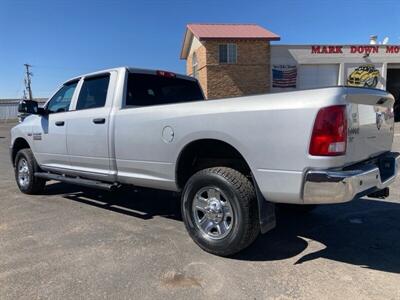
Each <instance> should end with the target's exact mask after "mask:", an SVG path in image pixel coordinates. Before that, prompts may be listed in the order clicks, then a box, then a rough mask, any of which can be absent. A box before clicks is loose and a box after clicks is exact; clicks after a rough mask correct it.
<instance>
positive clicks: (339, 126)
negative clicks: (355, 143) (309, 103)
mask: <svg viewBox="0 0 400 300" xmlns="http://www.w3.org/2000/svg"><path fill="white" fill-rule="evenodd" d="M346 145H347V118H346V106H345V105H335V106H329V107H324V108H321V109H320V110H319V112H318V114H317V118H316V119H315V123H314V129H313V132H312V136H311V142H310V151H309V152H310V154H311V155H318V156H336V155H343V154H345V153H346Z"/></svg>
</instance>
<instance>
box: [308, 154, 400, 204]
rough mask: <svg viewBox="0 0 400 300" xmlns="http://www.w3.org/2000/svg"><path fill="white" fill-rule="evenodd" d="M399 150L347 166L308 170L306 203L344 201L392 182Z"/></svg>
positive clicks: (395, 172)
mask: <svg viewBox="0 0 400 300" xmlns="http://www.w3.org/2000/svg"><path fill="white" fill-rule="evenodd" d="M399 164H400V154H399V153H397V152H388V153H385V154H383V155H381V156H379V157H377V158H374V159H371V160H368V161H365V162H362V163H360V164H357V165H354V166H351V167H347V168H344V169H341V170H340V169H332V170H309V171H307V172H306V175H305V179H304V185H303V202H304V204H328V203H343V202H348V201H351V200H353V199H355V198H359V197H362V196H364V195H367V194H370V193H372V192H374V191H377V190H380V189H383V188H385V187H387V186H388V185H390V184H391V183H392V182H393V181H394V180H395V178H396V176H397V172H398V169H399Z"/></svg>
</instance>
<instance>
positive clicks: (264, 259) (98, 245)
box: [0, 124, 400, 299]
mask: <svg viewBox="0 0 400 300" xmlns="http://www.w3.org/2000/svg"><path fill="white" fill-rule="evenodd" d="M10 126H11V125H10V124H1V125H0V170H1V172H0V191H1V195H0V299H37V298H53V299H73V298H92V299H98V298H115V299H125V298H135V299H176V298H183V299H204V298H205V297H207V298H209V299H216V298H219V299H288V298H303V299H338V298H344V299H349V298H352V299H400V275H399V273H400V184H399V182H396V183H395V184H394V185H393V187H392V190H391V196H390V197H389V199H388V200H385V201H382V200H377V199H362V200H358V201H353V202H351V203H347V204H342V205H329V206H322V207H320V208H318V209H316V210H315V211H314V212H312V213H311V214H309V215H306V216H301V215H295V214H290V213H287V212H286V213H285V212H280V213H279V215H278V227H277V228H276V229H275V230H273V231H272V232H271V233H269V234H267V235H265V236H261V237H260V238H259V239H258V240H257V241H256V243H255V244H253V245H252V246H251V247H250V248H249V249H247V250H246V251H244V252H243V253H241V254H240V255H237V256H236V257H233V258H229V259H228V258H220V257H217V256H213V255H210V254H208V253H205V252H203V251H202V250H201V249H200V248H198V247H197V246H196V245H195V244H194V243H193V242H192V241H191V239H190V238H189V236H188V235H187V234H186V231H185V228H184V225H183V223H182V221H181V216H180V212H179V200H178V199H176V198H174V197H173V196H172V195H171V194H170V193H165V192H160V191H151V190H139V191H135V190H132V191H129V192H123V193H119V194H117V195H116V194H107V193H104V192H97V191H93V190H84V189H82V188H78V187H74V186H70V185H66V184H60V183H53V184H49V185H48V188H47V190H46V194H45V195H41V196H27V195H23V194H21V193H20V192H19V191H18V189H17V187H16V184H15V181H14V177H13V170H12V167H11V164H10V162H9V155H8V144H9V128H10ZM396 132H398V133H396V136H395V145H394V149H395V150H398V151H400V129H399V128H397V129H396Z"/></svg>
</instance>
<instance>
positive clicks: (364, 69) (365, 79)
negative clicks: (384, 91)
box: [347, 65, 379, 87]
mask: <svg viewBox="0 0 400 300" xmlns="http://www.w3.org/2000/svg"><path fill="white" fill-rule="evenodd" d="M378 78H379V71H378V70H377V69H375V67H374V66H372V65H363V66H359V67H357V68H356V69H355V70H354V71H353V72H351V74H350V75H349V78H348V79H347V84H348V85H349V86H363V87H376V85H377V84H378Z"/></svg>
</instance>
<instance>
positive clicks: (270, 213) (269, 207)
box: [251, 175, 276, 234]
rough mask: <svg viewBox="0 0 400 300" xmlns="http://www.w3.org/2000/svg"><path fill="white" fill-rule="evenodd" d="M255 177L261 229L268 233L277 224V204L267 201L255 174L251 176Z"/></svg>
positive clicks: (262, 231)
mask: <svg viewBox="0 0 400 300" xmlns="http://www.w3.org/2000/svg"><path fill="white" fill-rule="evenodd" d="M251 177H252V179H253V183H254V187H255V189H256V196H257V202H258V214H259V218H260V230H261V233H262V234H264V233H267V232H268V231H270V230H272V229H274V228H275V226H276V217H275V204H274V203H272V202H269V201H267V200H266V199H265V198H264V196H263V194H262V193H261V191H260V188H259V187H258V184H257V181H256V180H255V178H254V176H253V175H252V176H251Z"/></svg>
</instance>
